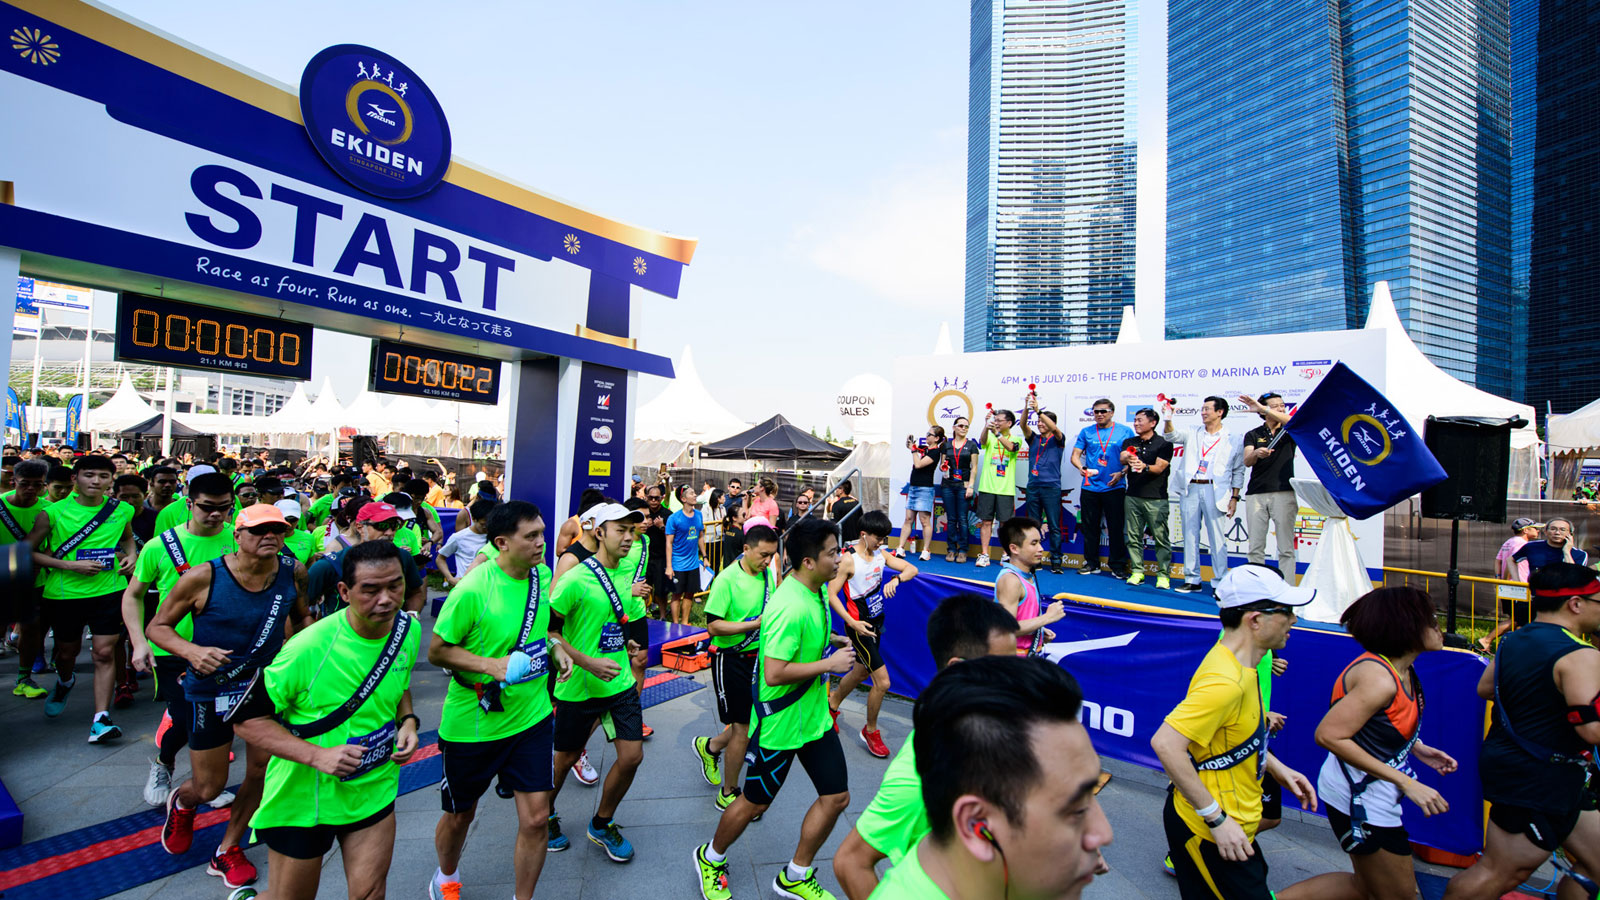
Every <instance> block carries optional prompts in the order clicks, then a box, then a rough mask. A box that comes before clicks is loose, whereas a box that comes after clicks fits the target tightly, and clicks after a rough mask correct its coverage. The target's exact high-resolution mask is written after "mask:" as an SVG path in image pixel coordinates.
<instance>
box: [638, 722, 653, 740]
mask: <svg viewBox="0 0 1600 900" xmlns="http://www.w3.org/2000/svg"><path fill="white" fill-rule="evenodd" d="M641 727H642V728H643V730H644V739H645V740H647V741H648V740H650V738H652V737H654V736H655V733H656V730H655V729H654V728H651V727H650V726H649V725H644V726H641Z"/></svg>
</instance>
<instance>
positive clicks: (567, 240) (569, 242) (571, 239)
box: [561, 234, 583, 256]
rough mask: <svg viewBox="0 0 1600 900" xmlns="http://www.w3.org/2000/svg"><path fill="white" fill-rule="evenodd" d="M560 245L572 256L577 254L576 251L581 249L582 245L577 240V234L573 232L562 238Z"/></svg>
mask: <svg viewBox="0 0 1600 900" xmlns="http://www.w3.org/2000/svg"><path fill="white" fill-rule="evenodd" d="M561 246H562V247H564V248H566V251H567V252H568V253H570V254H572V255H573V256H577V255H578V251H579V250H581V249H583V245H582V244H580V243H579V242H578V236H577V235H575V234H569V235H567V236H566V237H564V238H562V239H561Z"/></svg>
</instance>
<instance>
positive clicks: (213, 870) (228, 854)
mask: <svg viewBox="0 0 1600 900" xmlns="http://www.w3.org/2000/svg"><path fill="white" fill-rule="evenodd" d="M206 874H207V875H216V876H218V877H220V878H221V879H222V883H223V884H226V885H227V886H228V887H231V888H242V887H244V886H245V885H247V884H252V883H254V882H255V880H256V867H255V866H253V865H251V864H250V860H248V859H246V858H245V855H244V851H243V850H241V849H239V845H238V844H235V845H233V846H232V847H229V848H228V849H226V850H224V851H222V852H221V853H216V854H213V855H212V857H211V865H209V866H206Z"/></svg>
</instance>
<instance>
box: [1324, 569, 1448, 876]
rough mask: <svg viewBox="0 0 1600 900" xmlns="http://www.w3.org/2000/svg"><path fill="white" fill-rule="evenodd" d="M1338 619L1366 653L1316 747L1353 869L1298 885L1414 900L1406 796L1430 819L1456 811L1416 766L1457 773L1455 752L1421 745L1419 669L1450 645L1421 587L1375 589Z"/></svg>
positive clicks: (1332, 815)
mask: <svg viewBox="0 0 1600 900" xmlns="http://www.w3.org/2000/svg"><path fill="white" fill-rule="evenodd" d="M1339 622H1340V624H1342V625H1344V627H1345V630H1347V631H1349V632H1350V636H1351V637H1353V638H1355V639H1356V643H1358V644H1360V645H1361V649H1362V650H1363V652H1362V654H1361V655H1360V656H1358V657H1356V658H1355V659H1354V660H1352V661H1351V663H1350V664H1349V665H1347V666H1345V668H1344V671H1343V672H1340V673H1339V677H1338V678H1337V679H1335V680H1334V682H1333V699H1332V701H1331V702H1330V706H1329V708H1328V712H1327V714H1326V715H1325V716H1323V717H1322V723H1321V724H1320V725H1318V726H1317V733H1316V740H1317V743H1318V744H1319V745H1321V746H1322V747H1325V748H1326V749H1327V750H1328V756H1327V758H1326V759H1325V760H1324V761H1323V763H1322V772H1321V774H1320V776H1319V777H1318V778H1317V793H1318V794H1320V795H1321V796H1322V802H1323V803H1325V804H1326V805H1327V808H1328V824H1329V825H1331V826H1333V833H1334V834H1335V835H1337V836H1338V838H1339V844H1340V846H1342V847H1343V848H1344V851H1345V852H1346V853H1348V854H1350V864H1351V866H1352V868H1354V869H1355V872H1354V873H1353V874H1352V873H1345V872H1333V873H1329V874H1327V875H1320V876H1318V877H1316V878H1314V879H1312V880H1310V881H1307V882H1303V883H1302V885H1301V886H1302V887H1304V888H1305V889H1306V890H1307V893H1306V894H1305V896H1311V897H1318V898H1324V897H1326V898H1345V897H1349V898H1352V900H1355V898H1361V900H1365V898H1387V897H1412V896H1415V894H1416V892H1417V876H1416V872H1415V869H1414V866H1413V865H1412V861H1411V839H1410V838H1409V837H1408V836H1407V834H1406V829H1405V826H1404V825H1403V824H1402V822H1401V813H1402V810H1401V799H1402V798H1404V799H1406V800H1410V801H1411V802H1412V803H1415V804H1416V805H1417V806H1418V807H1420V808H1421V809H1422V813H1423V815H1426V816H1432V815H1437V814H1439V813H1442V812H1445V811H1446V810H1448V809H1449V808H1450V805H1449V804H1448V803H1446V802H1445V799H1444V798H1443V797H1441V796H1440V795H1439V792H1438V791H1436V790H1434V789H1433V788H1431V787H1429V786H1428V785H1425V784H1423V783H1422V782H1421V781H1418V780H1417V778H1416V775H1415V774H1414V772H1413V771H1412V768H1411V759H1412V758H1413V757H1415V758H1416V759H1417V760H1419V761H1421V762H1423V763H1426V764H1427V765H1428V766H1430V767H1432V768H1433V769H1434V770H1436V771H1437V772H1439V773H1440V774H1449V773H1451V772H1454V771H1455V770H1456V761H1455V760H1454V759H1452V758H1451V757H1450V755H1449V754H1448V753H1445V752H1444V751H1443V750H1437V749H1435V748H1433V747H1429V746H1428V745H1427V744H1424V743H1423V742H1422V710H1423V706H1424V705H1425V704H1424V701H1423V697H1422V683H1421V681H1419V680H1418V678H1417V673H1416V669H1415V668H1414V664H1415V663H1416V660H1417V657H1418V656H1419V655H1421V654H1423V653H1426V652H1428V651H1430V650H1441V649H1443V648H1444V637H1443V636H1442V635H1441V634H1440V633H1439V622H1438V619H1437V618H1436V616H1435V612H1434V608H1433V600H1432V599H1430V598H1429V597H1428V594H1427V593H1426V592H1424V591H1422V590H1419V589H1417V588H1414V587H1386V588H1379V589H1378V590H1375V591H1372V592H1370V593H1368V594H1366V595H1364V596H1363V597H1361V598H1360V599H1358V600H1357V601H1356V602H1354V603H1352V604H1350V607H1349V608H1348V609H1346V610H1345V611H1344V615H1342V616H1340V617H1339Z"/></svg>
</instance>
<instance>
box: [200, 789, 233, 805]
mask: <svg viewBox="0 0 1600 900" xmlns="http://www.w3.org/2000/svg"><path fill="white" fill-rule="evenodd" d="M233 800H234V796H233V791H223V792H222V793H220V794H218V795H216V796H215V797H212V798H211V802H210V803H208V804H206V805H207V806H209V807H211V808H212V809H227V808H228V807H230V806H232V805H233Z"/></svg>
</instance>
